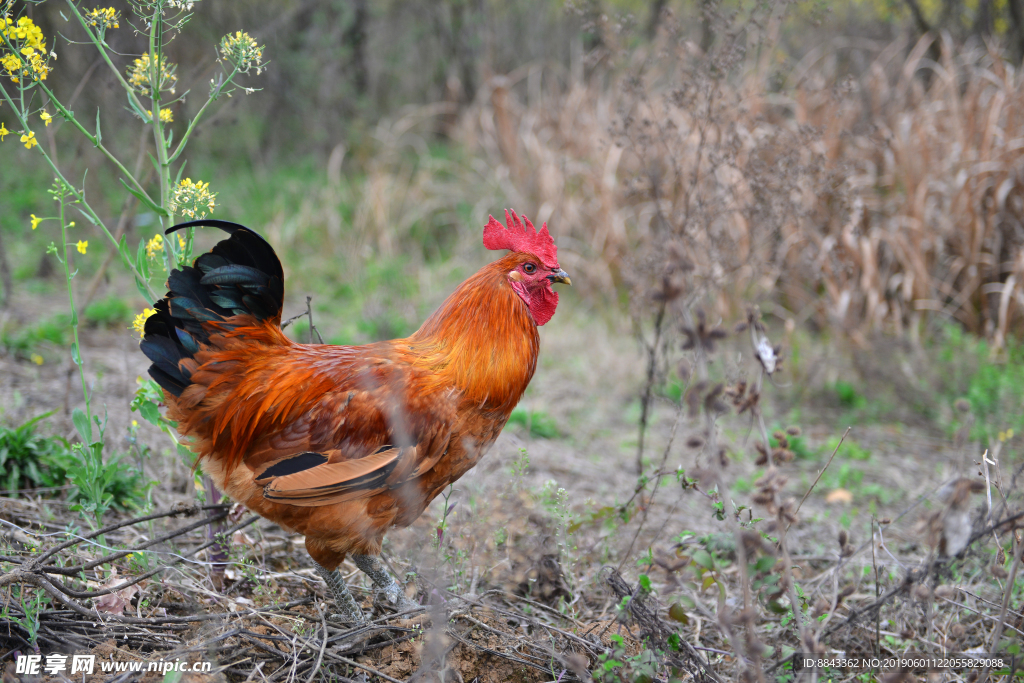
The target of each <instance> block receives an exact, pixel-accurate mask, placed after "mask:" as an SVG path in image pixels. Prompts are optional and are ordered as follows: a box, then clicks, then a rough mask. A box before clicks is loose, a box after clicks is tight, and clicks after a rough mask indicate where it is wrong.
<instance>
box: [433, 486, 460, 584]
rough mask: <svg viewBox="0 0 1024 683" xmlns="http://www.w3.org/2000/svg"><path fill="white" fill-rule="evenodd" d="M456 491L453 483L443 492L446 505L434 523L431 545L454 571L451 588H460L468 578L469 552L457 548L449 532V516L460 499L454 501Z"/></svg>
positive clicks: (444, 562)
mask: <svg viewBox="0 0 1024 683" xmlns="http://www.w3.org/2000/svg"><path fill="white" fill-rule="evenodd" d="M454 492H455V485H454V484H452V485H450V486H449V487H448V490H447V491H445V492H444V493H442V494H441V496H442V498H444V507H443V508H442V510H441V516H440V518H438V520H437V524H435V525H434V533H433V534H431V539H430V542H431V545H432V547H433V548H434V550H435V551H436V552H437V553H438V554H439V555H440V558H441V561H442V563H443V564H446V565H448V567H449V568H450V569H451V571H452V586H451V590H459V589H460V588H461V587H462V583H463V581H464V580H465V578H466V558H467V553H466V551H465V550H463V549H461V548H456V547H455V543H454V542H453V541H454V539H453V538H452V535H451V534H449V533H448V531H449V529H450V525H451V523H450V522H449V521H448V518H449V517H451V515H452V514H453V513H454V512H455V507H456V505H458V501H455V502H452V500H451V497H452V494H453V493H454Z"/></svg>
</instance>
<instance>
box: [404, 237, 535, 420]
mask: <svg viewBox="0 0 1024 683" xmlns="http://www.w3.org/2000/svg"><path fill="white" fill-rule="evenodd" d="M519 259H521V256H520V255H518V254H515V253H512V254H509V255H508V256H506V257H505V258H502V259H500V260H498V261H495V262H494V263H491V264H490V265H487V266H485V267H484V268H482V269H480V271H478V272H477V273H476V274H475V275H473V276H472V277H471V278H469V279H468V280H466V281H465V282H463V283H462V285H460V286H459V288H458V289H456V290H455V292H453V293H452V295H451V296H449V297H448V298H447V299H446V300H445V302H444V303H443V304H441V307H440V308H438V309H437V311H435V312H434V314H433V315H431V316H430V317H429V318H427V320H426V322H424V323H423V326H422V327H420V329H419V330H417V331H416V332H415V333H414V334H413V335H412V336H411V337H410V338H409V341H410V342H412V344H413V345H417V346H418V345H419V344H421V343H422V344H426V345H428V346H429V348H430V350H429V351H428V352H427V353H426V354H425V359H426V360H427V362H428V363H429V364H430V365H432V366H433V367H434V369H435V371H436V372H437V373H438V374H440V375H441V376H443V377H445V378H446V379H448V380H449V381H451V382H452V383H453V384H454V385H455V386H457V387H458V388H459V389H460V390H462V392H463V395H464V400H465V401H467V402H470V403H475V404H476V405H478V406H479V407H480V408H482V409H484V410H489V411H490V410H493V411H498V412H504V413H510V412H511V411H512V409H513V408H514V407H515V405H516V404H517V403H518V402H519V399H520V398H521V397H522V395H523V392H524V391H526V386H527V385H528V384H529V383H530V380H531V379H532V378H533V372H534V370H536V368H537V355H538V353H539V351H540V336H539V335H538V334H537V326H536V325H535V324H534V322H533V318H532V317H531V316H530V313H529V310H528V309H527V307H526V304H525V303H524V302H523V300H522V299H521V298H520V297H519V295H517V294H516V293H515V292H514V291H513V290H512V287H511V286H510V285H509V283H508V275H507V273H508V272H509V271H511V270H512V269H513V268H514V267H515V265H516V263H517V261H518V260H519ZM506 417H507V415H506Z"/></svg>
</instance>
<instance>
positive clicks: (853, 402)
mask: <svg viewBox="0 0 1024 683" xmlns="http://www.w3.org/2000/svg"><path fill="white" fill-rule="evenodd" d="M831 390H832V391H833V392H834V394H835V397H836V399H837V400H838V401H839V405H840V406H842V407H843V408H846V409H847V410H859V409H861V408H864V407H865V406H866V405H867V404H868V400H867V398H865V397H864V395H863V394H861V393H860V392H858V391H857V389H856V387H854V386H853V384H851V383H850V382H847V381H846V380H842V379H841V380H837V381H836V383H835V384H833V385H832V387H831Z"/></svg>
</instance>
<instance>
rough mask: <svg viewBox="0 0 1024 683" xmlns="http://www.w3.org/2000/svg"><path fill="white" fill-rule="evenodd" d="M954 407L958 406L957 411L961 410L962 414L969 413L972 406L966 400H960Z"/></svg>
mask: <svg viewBox="0 0 1024 683" xmlns="http://www.w3.org/2000/svg"><path fill="white" fill-rule="evenodd" d="M953 405H954V406H956V409H957V410H959V411H960V412H961V413H966V412H969V411H970V409H971V404H970V403H968V402H967V399H966V398H958V399H957V400H956V403H954V404H953Z"/></svg>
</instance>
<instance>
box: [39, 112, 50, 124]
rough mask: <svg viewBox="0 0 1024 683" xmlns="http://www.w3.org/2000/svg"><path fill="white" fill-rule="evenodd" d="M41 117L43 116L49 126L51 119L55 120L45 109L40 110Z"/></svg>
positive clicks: (44, 121)
mask: <svg viewBox="0 0 1024 683" xmlns="http://www.w3.org/2000/svg"><path fill="white" fill-rule="evenodd" d="M39 118H41V119H42V120H43V123H45V124H46V125H47V126H49V125H50V121H52V120H53V117H52V116H50V115H49V114H48V113H46V112H45V111H44V112H40V114H39Z"/></svg>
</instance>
